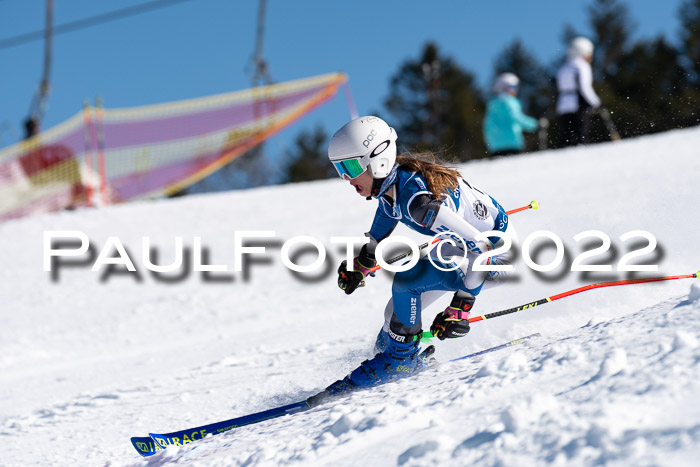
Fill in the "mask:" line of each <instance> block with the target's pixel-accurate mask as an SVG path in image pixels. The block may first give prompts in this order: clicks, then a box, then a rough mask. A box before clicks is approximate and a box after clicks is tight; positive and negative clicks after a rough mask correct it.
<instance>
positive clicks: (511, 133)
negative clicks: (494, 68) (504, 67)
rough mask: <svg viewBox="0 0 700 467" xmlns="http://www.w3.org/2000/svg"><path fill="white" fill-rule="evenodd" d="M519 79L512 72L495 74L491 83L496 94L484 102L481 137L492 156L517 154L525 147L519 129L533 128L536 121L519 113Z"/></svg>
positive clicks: (535, 126)
mask: <svg viewBox="0 0 700 467" xmlns="http://www.w3.org/2000/svg"><path fill="white" fill-rule="evenodd" d="M519 84H520V80H519V79H518V77H517V76H515V75H514V74H513V73H503V74H501V75H499V76H498V78H497V79H496V82H495V83H494V85H493V91H494V93H495V94H496V95H495V96H494V97H493V98H492V99H491V100H490V101H489V103H488V105H487V106H486V117H484V139H485V140H486V147H487V148H488V151H489V153H490V154H491V155H492V156H503V155H507V154H518V153H520V152H522V151H523V149H525V139H524V138H523V131H527V132H533V131H536V130H537V128H538V126H539V125H538V121H537V120H536V119H534V118H532V117H528V116H527V115H525V114H524V113H523V110H522V107H521V105H520V101H519V100H518V98H517V97H516V96H517V95H518V86H519Z"/></svg>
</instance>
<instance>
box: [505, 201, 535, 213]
mask: <svg viewBox="0 0 700 467" xmlns="http://www.w3.org/2000/svg"><path fill="white" fill-rule="evenodd" d="M539 207H540V203H538V202H537V201H535V200H533V201H530V204H528V205H527V206H523V207H522V208H517V209H512V210H510V211H506V214H508V215H509V216H510V215H511V214H515V213H516V212H520V211H525V210H526V209H532V210H535V209H537V208H539Z"/></svg>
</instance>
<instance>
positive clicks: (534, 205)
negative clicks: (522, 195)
mask: <svg viewBox="0 0 700 467" xmlns="http://www.w3.org/2000/svg"><path fill="white" fill-rule="evenodd" d="M539 207H540V204H539V203H538V202H537V201H534V200H533V201H531V202H530V204H528V205H527V206H523V207H521V208H517V209H512V210H510V211H506V214H507V215H509V216H510V215H511V214H515V213H516V212H520V211H525V210H526V209H533V210H535V209H537V208H539ZM440 240H442V239H440V238H435V239H433V241H432V242H425V243H423V244H422V245H419V246H418V251H420V250H423V249H425V248H427V247H428V246H430V245H434V244H435V243H437V242H439V241H440ZM411 253H412V251H411V250H408V251H404V252H403V253H401V254H400V255H396V256H394V257H393V258H391V259H389V260H388V261H387V264H393V263H395V262H397V261H400V260H402V259H404V258H408V257H409V256H411ZM381 268H382V267H381V266H380V265H378V264H377V265H376V266H374V267H373V268H372V269H370V271H369V274H372V275H374V273H375V272H377V271H378V270H380V269H381Z"/></svg>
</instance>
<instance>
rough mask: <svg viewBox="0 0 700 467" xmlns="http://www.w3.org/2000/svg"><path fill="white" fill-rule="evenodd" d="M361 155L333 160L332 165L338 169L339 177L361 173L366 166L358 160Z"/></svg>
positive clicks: (348, 176)
mask: <svg viewBox="0 0 700 467" xmlns="http://www.w3.org/2000/svg"><path fill="white" fill-rule="evenodd" d="M361 159H362V157H355V158H353V159H345V160H344V161H338V162H333V167H335V170H337V171H338V175H339V176H340V178H346V177H347V178H349V179H353V178H357V177H359V176H360V175H362V174H363V173H364V172H365V170H366V168H365V167H362V164H361V163H360V160H361Z"/></svg>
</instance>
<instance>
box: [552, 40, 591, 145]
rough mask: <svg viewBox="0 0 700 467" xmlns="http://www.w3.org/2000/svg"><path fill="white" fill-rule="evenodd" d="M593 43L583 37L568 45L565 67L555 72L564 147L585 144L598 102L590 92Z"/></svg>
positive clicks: (558, 111) (558, 112)
mask: <svg viewBox="0 0 700 467" xmlns="http://www.w3.org/2000/svg"><path fill="white" fill-rule="evenodd" d="M593 50H594V47H593V42H591V41H590V40H589V39H587V38H585V37H577V38H575V39H574V40H572V41H571V44H570V45H569V50H568V52H567V55H568V59H567V60H566V63H564V65H562V66H561V68H559V71H558V72H557V89H558V91H559V98H558V100H557V114H558V115H559V117H560V119H561V127H562V136H563V145H564V146H574V145H577V144H586V143H587V142H588V136H589V133H590V121H591V115H592V114H593V110H594V109H597V108H598V107H600V98H599V97H598V95H597V94H596V92H595V90H594V89H593V71H592V70H591V63H592V62H593Z"/></svg>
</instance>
